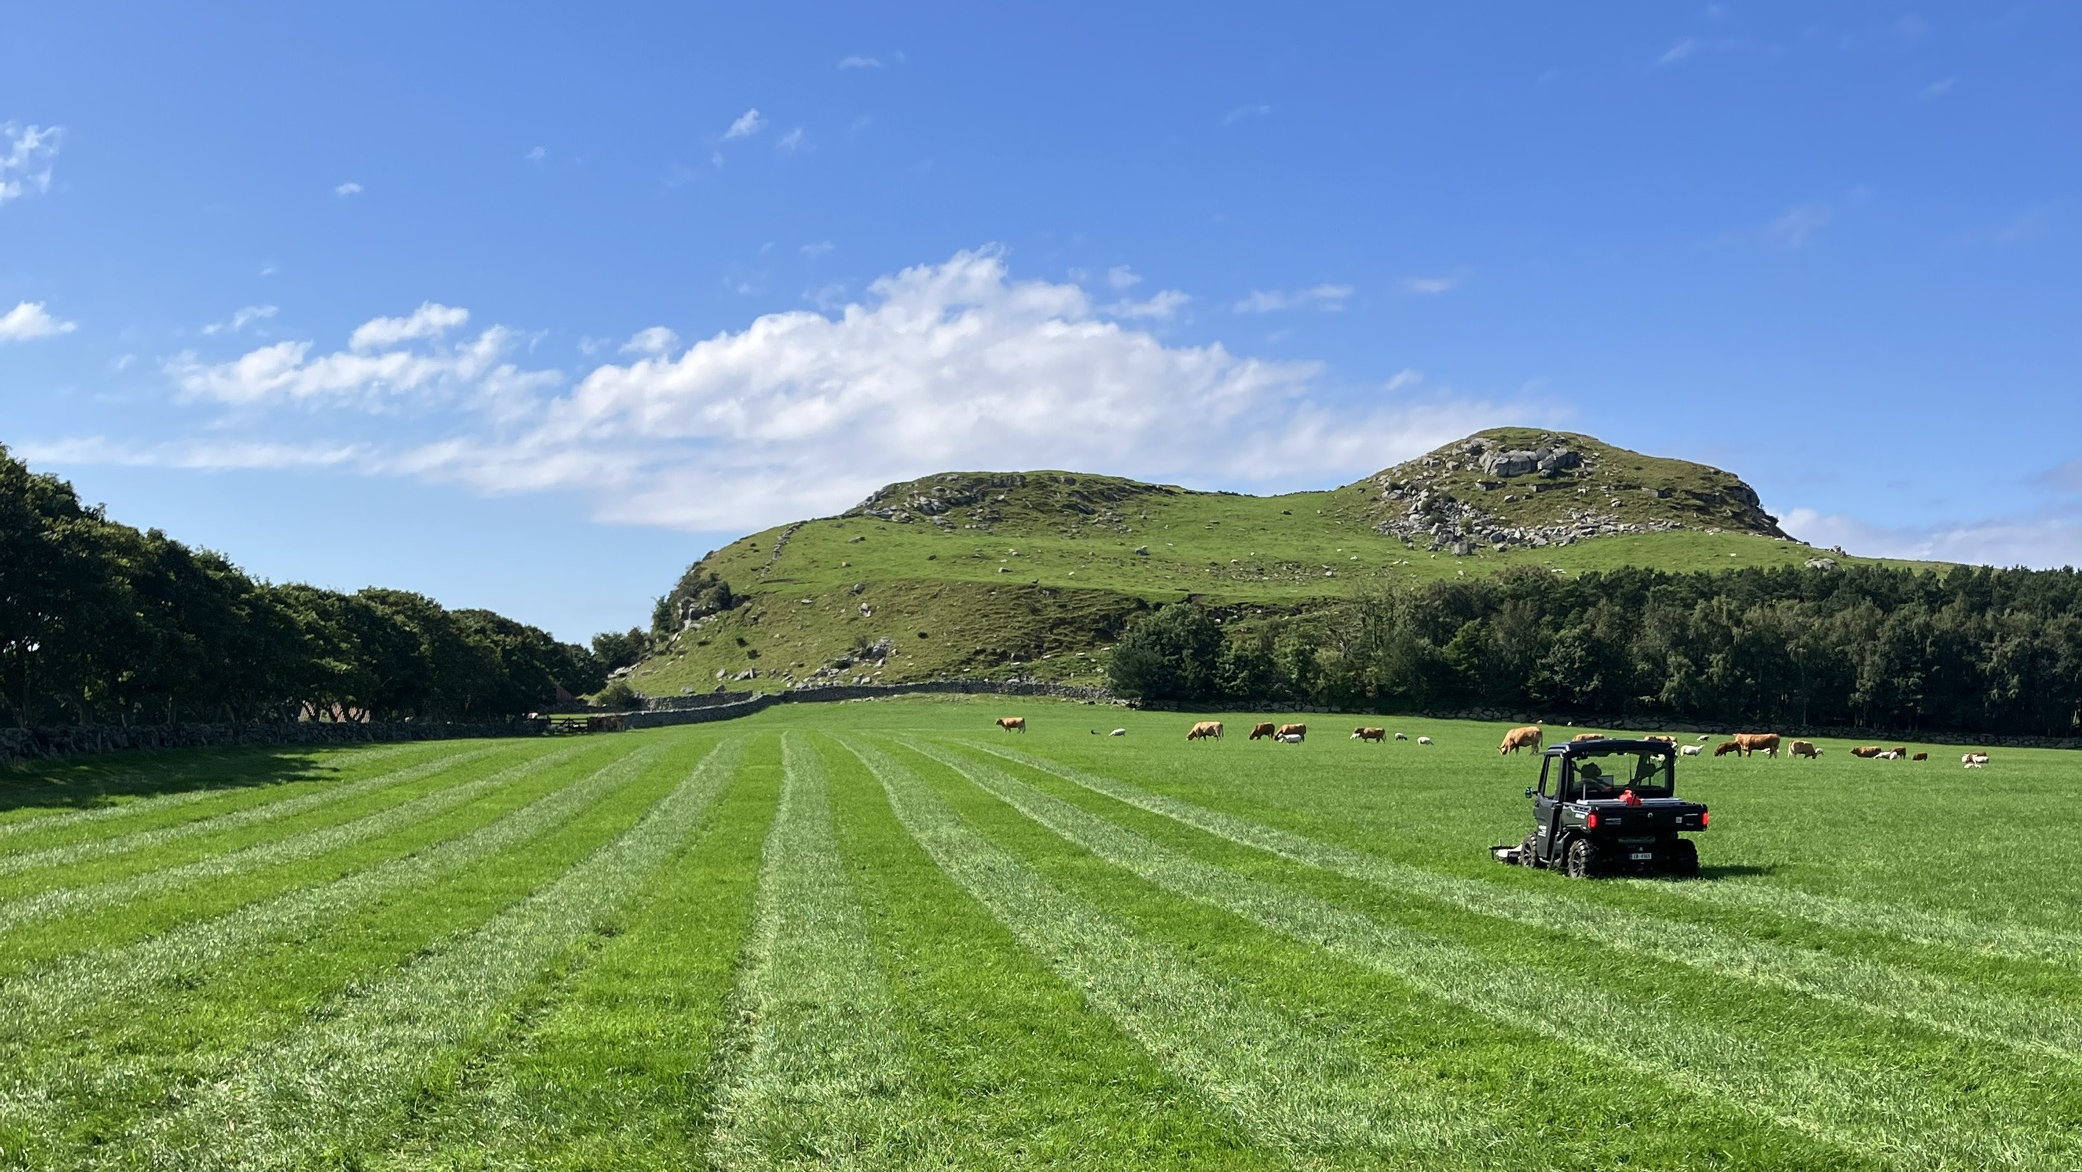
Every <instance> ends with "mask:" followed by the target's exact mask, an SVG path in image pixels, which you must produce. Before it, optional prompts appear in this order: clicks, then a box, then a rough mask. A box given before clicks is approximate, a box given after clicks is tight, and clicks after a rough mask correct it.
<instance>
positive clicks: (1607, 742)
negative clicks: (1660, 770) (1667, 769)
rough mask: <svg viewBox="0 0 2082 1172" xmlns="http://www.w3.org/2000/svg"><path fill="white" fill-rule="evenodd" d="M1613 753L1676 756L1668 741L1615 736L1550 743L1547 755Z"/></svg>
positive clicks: (1567, 755) (1574, 756)
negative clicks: (1634, 739)
mask: <svg viewBox="0 0 2082 1172" xmlns="http://www.w3.org/2000/svg"><path fill="white" fill-rule="evenodd" d="M1613 753H1661V754H1663V755H1664V756H1666V757H1675V756H1677V746H1676V745H1673V744H1671V743H1670V742H1668V741H1631V740H1621V739H1619V738H1617V737H1599V738H1598V739H1597V740H1594V741H1563V742H1562V743H1561V744H1559V745H1550V746H1548V748H1547V756H1549V757H1563V758H1568V759H1570V760H1574V759H1575V758H1577V757H1604V756H1608V755H1610V754H1613Z"/></svg>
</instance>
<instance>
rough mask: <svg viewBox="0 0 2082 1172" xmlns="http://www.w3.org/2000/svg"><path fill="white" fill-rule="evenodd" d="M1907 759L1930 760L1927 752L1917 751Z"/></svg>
mask: <svg viewBox="0 0 2082 1172" xmlns="http://www.w3.org/2000/svg"><path fill="white" fill-rule="evenodd" d="M1909 760H1911V761H1928V760H1930V754H1928V753H1917V754H1915V755H1914V756H1911V757H1910V758H1909Z"/></svg>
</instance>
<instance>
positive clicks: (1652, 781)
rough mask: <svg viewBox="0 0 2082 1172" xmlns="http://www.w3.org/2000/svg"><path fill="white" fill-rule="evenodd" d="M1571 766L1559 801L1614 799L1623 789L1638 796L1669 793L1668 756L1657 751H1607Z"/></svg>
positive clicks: (1657, 795) (1665, 795)
mask: <svg viewBox="0 0 2082 1172" xmlns="http://www.w3.org/2000/svg"><path fill="white" fill-rule="evenodd" d="M1575 766H1576V768H1575V769H1574V771H1573V773H1574V776H1573V777H1572V778H1571V779H1570V781H1569V782H1568V784H1567V788H1568V790H1569V792H1568V793H1565V794H1563V795H1562V800H1563V801H1577V800H1579V799H1585V798H1589V799H1597V798H1616V797H1618V796H1619V795H1620V794H1622V793H1624V792H1626V791H1627V790H1633V791H1634V795H1635V796H1636V797H1642V798H1667V797H1669V796H1670V791H1671V788H1672V779H1671V776H1670V758H1669V757H1667V756H1664V755H1663V754H1661V753H1608V754H1606V755H1604V756H1600V757H1592V758H1588V759H1586V760H1581V761H1577V762H1575Z"/></svg>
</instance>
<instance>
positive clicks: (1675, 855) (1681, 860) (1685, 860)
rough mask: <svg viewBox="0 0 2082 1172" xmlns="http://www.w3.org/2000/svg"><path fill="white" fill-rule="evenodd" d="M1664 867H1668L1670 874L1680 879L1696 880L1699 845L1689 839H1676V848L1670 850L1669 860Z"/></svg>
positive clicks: (1697, 875)
mask: <svg viewBox="0 0 2082 1172" xmlns="http://www.w3.org/2000/svg"><path fill="white" fill-rule="evenodd" d="M1666 865H1667V866H1668V867H1669V869H1670V873H1671V874H1672V875H1675V876H1677V877H1678V878H1680V879H1697V878H1698V877H1699V844H1698V843H1696V842H1693V841H1692V840H1691V839H1689V838H1680V839H1678V840H1677V846H1676V847H1675V848H1674V849H1673V850H1671V852H1670V860H1669V862H1668V864H1666Z"/></svg>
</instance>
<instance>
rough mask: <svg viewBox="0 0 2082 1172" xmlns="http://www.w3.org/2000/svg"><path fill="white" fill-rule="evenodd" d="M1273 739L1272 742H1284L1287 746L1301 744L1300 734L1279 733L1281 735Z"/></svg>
mask: <svg viewBox="0 0 2082 1172" xmlns="http://www.w3.org/2000/svg"><path fill="white" fill-rule="evenodd" d="M1273 739H1274V740H1276V741H1285V742H1287V743H1288V744H1290V745H1298V744H1300V743H1301V734H1300V733H1281V734H1280V735H1279V736H1277V737H1274V738H1273Z"/></svg>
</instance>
